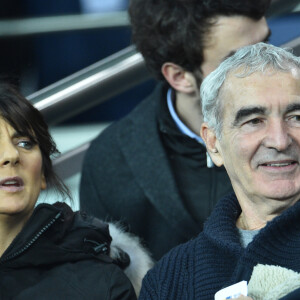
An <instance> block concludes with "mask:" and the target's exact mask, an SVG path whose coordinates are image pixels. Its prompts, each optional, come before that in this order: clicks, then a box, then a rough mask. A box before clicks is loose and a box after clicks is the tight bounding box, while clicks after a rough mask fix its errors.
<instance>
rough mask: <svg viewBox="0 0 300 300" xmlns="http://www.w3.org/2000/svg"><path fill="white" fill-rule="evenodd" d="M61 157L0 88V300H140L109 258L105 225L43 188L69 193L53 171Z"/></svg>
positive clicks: (39, 124)
mask: <svg viewBox="0 0 300 300" xmlns="http://www.w3.org/2000/svg"><path fill="white" fill-rule="evenodd" d="M55 153H57V149H56V146H55V143H54V142H53V140H52V138H51V136H50V135H49V132H48V129H47V125H46V124H45V122H44V120H43V118H42V116H41V114H40V113H39V111H38V110H36V109H35V108H34V107H33V106H32V105H31V104H30V103H29V102H28V101H27V100H26V99H25V98H23V97H22V96H21V95H19V94H18V93H17V92H16V91H15V90H14V89H13V88H12V87H10V86H8V85H5V84H0V256H1V258H0V299H136V296H135V293H134V290H133V287H132V285H131V283H130V282H129V280H128V278H127V277H126V276H125V275H124V273H123V272H122V271H121V270H120V269H119V267H118V266H117V265H116V264H114V263H113V262H114V261H113V260H112V259H111V258H110V257H109V256H108V254H109V251H110V243H111V237H110V235H109V232H108V225H106V224H105V223H103V222H101V221H99V220H97V219H94V218H92V217H88V216H86V215H85V214H83V213H73V212H72V210H71V209H70V208H69V207H68V206H67V205H66V204H64V203H56V204H54V205H49V204H40V205H38V206H37V207H36V208H35V204H36V202H37V199H38V196H39V194H40V191H41V190H44V189H46V188H47V187H54V188H56V189H57V191H58V192H60V193H61V194H65V195H66V194H68V190H67V188H66V187H65V185H64V184H63V183H62V182H61V181H60V180H59V179H58V178H57V177H56V175H55V173H54V172H53V168H52V164H51V159H50V156H51V155H53V154H55Z"/></svg>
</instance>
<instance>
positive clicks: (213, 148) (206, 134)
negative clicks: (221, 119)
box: [200, 123, 224, 167]
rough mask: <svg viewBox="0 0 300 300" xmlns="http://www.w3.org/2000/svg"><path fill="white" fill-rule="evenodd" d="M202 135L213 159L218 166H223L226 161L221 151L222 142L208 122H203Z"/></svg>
mask: <svg viewBox="0 0 300 300" xmlns="http://www.w3.org/2000/svg"><path fill="white" fill-rule="evenodd" d="M200 135H201V137H202V139H203V141H204V142H205V144H206V149H207V151H208V153H209V156H210V157H211V159H212V161H213V162H214V164H215V165H216V166H218V167H221V166H222V165H223V163H224V161H223V157H222V154H221V152H220V150H221V149H220V144H219V141H218V139H217V137H216V134H215V132H214V131H213V130H212V129H211V128H210V127H208V124H207V123H202V125H201V129H200Z"/></svg>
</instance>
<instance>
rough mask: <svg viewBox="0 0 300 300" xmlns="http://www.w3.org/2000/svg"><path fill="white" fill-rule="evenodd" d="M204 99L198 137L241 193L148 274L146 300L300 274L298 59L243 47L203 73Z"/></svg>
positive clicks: (209, 295)
mask: <svg viewBox="0 0 300 300" xmlns="http://www.w3.org/2000/svg"><path fill="white" fill-rule="evenodd" d="M201 99H202V111H203V116H204V122H205V123H203V124H202V127H201V136H202V138H203V139H204V141H205V143H206V146H207V149H208V151H209V153H210V156H211V158H212V160H213V161H214V163H215V164H216V165H217V166H221V165H224V166H225V168H226V171H227V173H228V175H229V178H230V180H231V183H232V186H233V189H234V192H235V193H234V194H231V195H229V196H226V197H225V198H223V199H221V200H220V201H219V203H218V204H217V206H216V208H215V209H214V211H213V213H212V215H211V216H210V218H209V220H208V221H207V222H206V224H205V226H204V231H203V233H201V234H200V235H199V236H198V237H197V238H196V239H194V240H192V241H190V242H188V243H186V244H183V245H181V246H179V247H177V248H175V249H173V250H172V251H171V252H169V254H167V255H166V256H165V257H164V258H163V259H162V260H161V261H160V262H159V263H158V264H157V265H156V266H155V267H154V269H153V270H152V271H150V272H149V273H148V275H147V276H146V278H145V279H144V282H143V288H142V292H141V299H173V300H174V299H213V297H214V294H215V293H216V292H217V291H218V290H220V289H222V288H223V287H226V286H229V285H231V284H234V283H237V282H239V281H241V280H249V279H250V277H251V274H252V272H253V269H254V267H255V266H257V265H259V264H262V265H276V266H280V267H283V268H284V270H286V269H289V271H293V272H300V259H299V249H300V226H299V219H300V203H299V202H298V199H299V198H300V59H299V58H298V57H295V56H294V55H292V54H291V53H289V52H288V51H286V50H283V49H280V48H277V47H274V46H271V45H267V44H264V43H259V44H256V45H253V46H247V47H244V48H241V49H240V50H238V51H237V52H236V53H235V54H234V55H233V56H232V57H230V58H228V59H227V60H225V61H224V62H223V63H222V64H221V65H220V66H219V67H218V68H217V69H216V70H215V71H214V72H212V73H211V74H210V75H209V76H208V77H206V79H205V80H204V81H203V83H202V85H201ZM279 277H280V276H279ZM278 279H279V280H280V279H282V278H278ZM262 281H263V280H262ZM289 283H290V281H289ZM291 289H292V288H291ZM279 292H280V293H281V292H282V291H281V290H280V291H279ZM279 292H278V294H277V295H276V297H275V298H272V299H279V298H281V297H282V296H284V293H283V294H281V295H280V294H279ZM285 292H288V291H285ZM250 295H252V294H251V290H250ZM270 299H271V298H270Z"/></svg>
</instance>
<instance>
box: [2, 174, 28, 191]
mask: <svg viewBox="0 0 300 300" xmlns="http://www.w3.org/2000/svg"><path fill="white" fill-rule="evenodd" d="M23 189H24V182H23V179H22V178H21V177H17V176H16V177H7V178H4V179H2V180H1V181H0V190H4V191H7V192H11V193H14V192H20V191H22V190H23Z"/></svg>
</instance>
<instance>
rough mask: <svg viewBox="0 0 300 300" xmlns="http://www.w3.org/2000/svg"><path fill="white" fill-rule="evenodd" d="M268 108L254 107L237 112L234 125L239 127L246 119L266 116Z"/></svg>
mask: <svg viewBox="0 0 300 300" xmlns="http://www.w3.org/2000/svg"><path fill="white" fill-rule="evenodd" d="M265 113H266V108H265V107H262V106H253V107H244V108H241V109H239V110H238V111H237V113H236V115H235V118H234V121H233V125H237V124H239V123H240V122H241V120H243V119H244V118H246V117H249V116H251V115H253V114H265Z"/></svg>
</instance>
